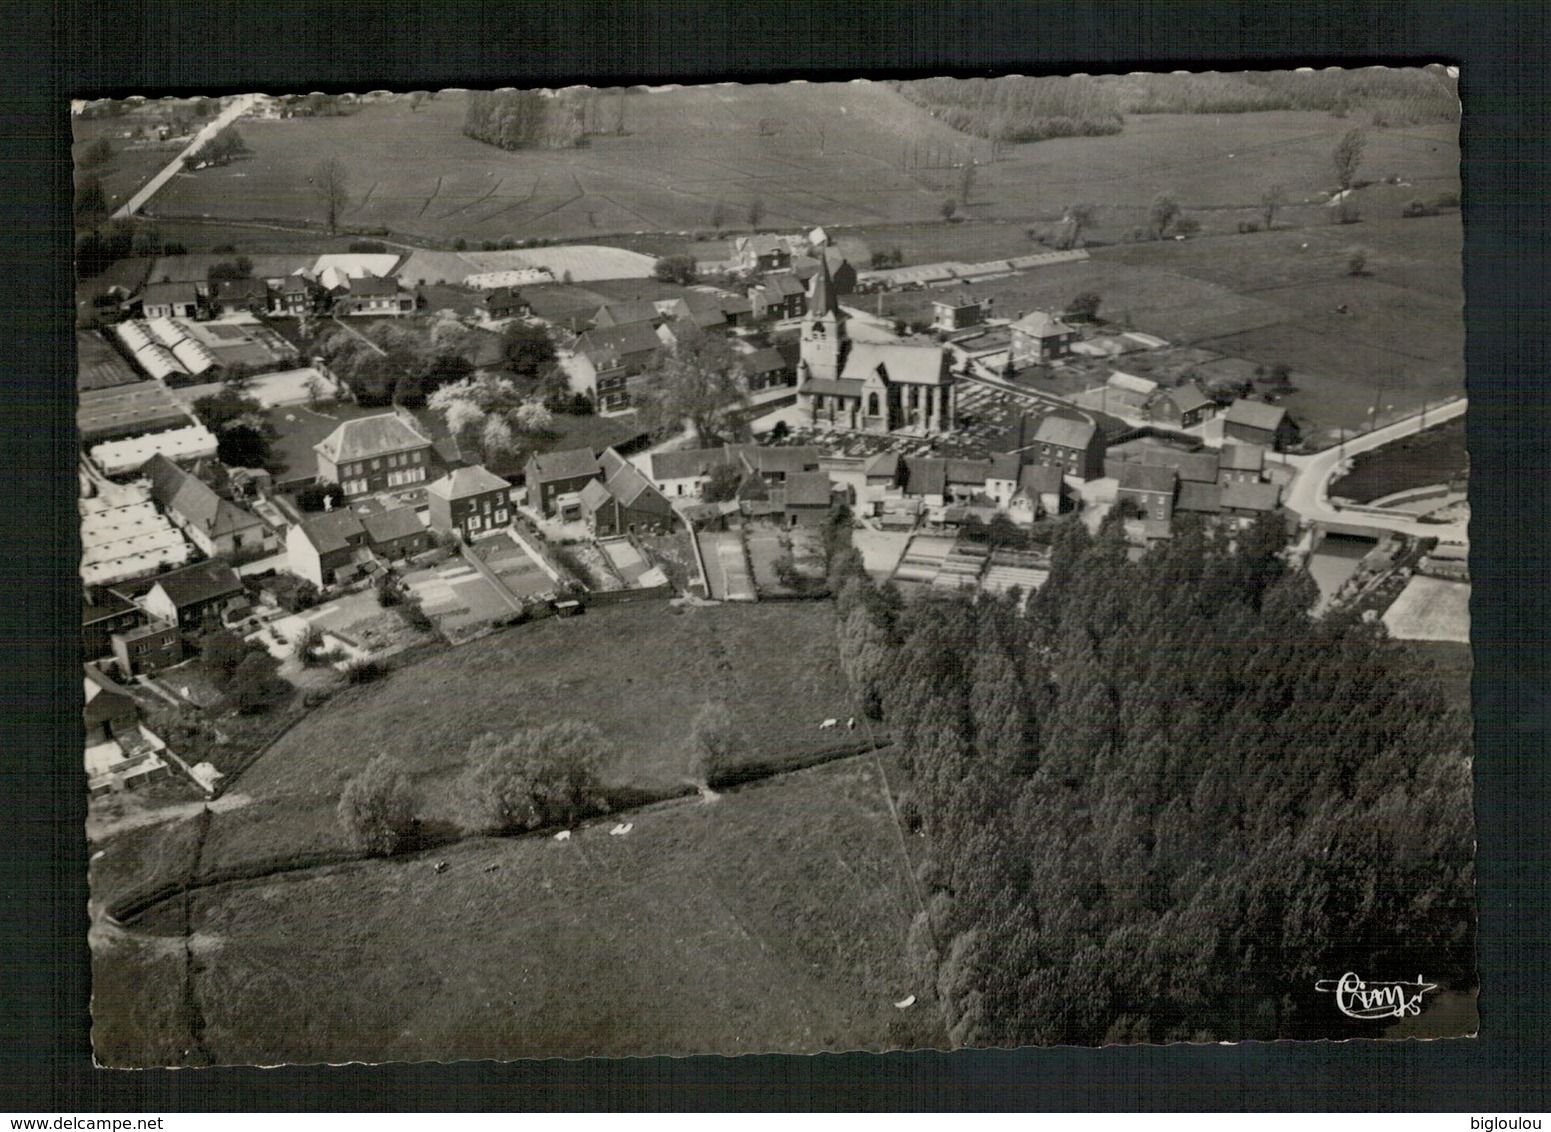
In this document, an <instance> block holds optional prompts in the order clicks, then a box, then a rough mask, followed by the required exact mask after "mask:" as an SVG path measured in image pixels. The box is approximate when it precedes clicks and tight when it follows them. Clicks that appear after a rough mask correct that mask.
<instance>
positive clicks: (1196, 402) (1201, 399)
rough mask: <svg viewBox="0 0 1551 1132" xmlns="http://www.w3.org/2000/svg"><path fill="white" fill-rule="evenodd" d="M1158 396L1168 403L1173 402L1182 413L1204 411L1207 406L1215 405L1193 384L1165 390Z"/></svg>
mask: <svg viewBox="0 0 1551 1132" xmlns="http://www.w3.org/2000/svg"><path fill="white" fill-rule="evenodd" d="M1159 396H1161V397H1167V398H1168V399H1169V400H1170V401H1173V402H1174V404H1175V407H1177V408H1178V409H1179V411H1180V412H1182V413H1193V412H1195V411H1196V410H1197V409H1204V408H1206V407H1207V406H1208V405H1214V404H1216V402H1215V401H1213V400H1212V399H1211V398H1210V397H1208V396H1207V395H1206V394H1205V393H1202V392H1201V388H1200V386H1198V385H1194V384H1192V385H1181V386H1179V387H1178V388H1177V389H1165V390H1164V391H1163V392H1162V393H1161V394H1159Z"/></svg>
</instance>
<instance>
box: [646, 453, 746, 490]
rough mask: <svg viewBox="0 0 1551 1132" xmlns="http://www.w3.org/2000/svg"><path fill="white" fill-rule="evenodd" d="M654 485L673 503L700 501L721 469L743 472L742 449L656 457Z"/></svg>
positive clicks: (654, 459)
mask: <svg viewBox="0 0 1551 1132" xmlns="http://www.w3.org/2000/svg"><path fill="white" fill-rule="evenodd" d="M651 459H652V465H651V466H652V482H653V483H654V484H656V485H657V490H658V491H660V492H662V493H663V494H664V495H665V496H668V497H670V498H673V499H698V498H700V496H701V494H702V493H703V492H704V491H705V486H706V484H707V483H708V482H710V479H711V474H712V473H713V472H714V471H715V470H716V469H717V468H720V467H727V466H731V467H735V468H738V469H739V470H740V471H741V470H742V469H743V467H744V465H743V461H742V458H741V449H740V448H738V447H734V446H728V447H725V448H681V449H679V450H678V451H675V452H653V453H652V457H651Z"/></svg>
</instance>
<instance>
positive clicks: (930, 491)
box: [905, 456, 948, 495]
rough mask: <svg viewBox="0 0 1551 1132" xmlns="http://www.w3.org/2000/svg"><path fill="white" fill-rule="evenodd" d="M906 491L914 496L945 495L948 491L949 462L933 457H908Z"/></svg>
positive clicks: (906, 461) (906, 463)
mask: <svg viewBox="0 0 1551 1132" xmlns="http://www.w3.org/2000/svg"><path fill="white" fill-rule="evenodd" d="M905 490H906V491H908V492H910V494H912V495H942V494H944V493H945V492H946V491H947V490H948V462H947V461H946V460H939V459H937V458H936V457H933V456H906V457H905Z"/></svg>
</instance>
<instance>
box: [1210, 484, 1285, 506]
mask: <svg viewBox="0 0 1551 1132" xmlns="http://www.w3.org/2000/svg"><path fill="white" fill-rule="evenodd" d="M1281 495H1282V489H1281V488H1280V487H1278V486H1277V485H1276V484H1274V483H1238V482H1234V483H1225V484H1223V485H1222V505H1223V509H1224V510H1227V509H1228V508H1233V509H1235V510H1241V511H1275V510H1276V505H1277V502H1278V501H1279V500H1280V499H1281Z"/></svg>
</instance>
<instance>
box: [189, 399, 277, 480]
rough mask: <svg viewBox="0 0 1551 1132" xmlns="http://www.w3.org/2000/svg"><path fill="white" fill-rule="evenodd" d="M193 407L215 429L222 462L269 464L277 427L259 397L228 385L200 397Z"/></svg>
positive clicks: (238, 465) (250, 465)
mask: <svg viewBox="0 0 1551 1132" xmlns="http://www.w3.org/2000/svg"><path fill="white" fill-rule="evenodd" d="M192 407H193V410H194V415H195V416H196V417H198V418H199V421H200V423H201V424H203V425H204V426H205V427H206V428H208V429H209V430H210V431H211V432H213V433H215V437H216V445H217V447H216V456H217V458H218V459H219V460H220V461H221V463H223V464H229V465H231V466H232V467H235V468H263V467H267V466H268V465H269V454H270V444H271V442H272V441H273V440H274V438H275V430H274V426H273V425H271V424H270V423H269V421H268V420H267V419H266V418H265V417H264V406H262V405H261V404H259V403H258V401H257V400H255V399H254V398H252V397H249V396H247V395H246V394H245V393H243V392H241V391H240V390H238V389H236V388H233V387H232V386H227V387H226V388H224V389H222V390H221V392H219V393H214V394H211V395H210V396H208V397H201V398H199V399H198V400H197V401H195V402H194V404H193V406H192Z"/></svg>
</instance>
